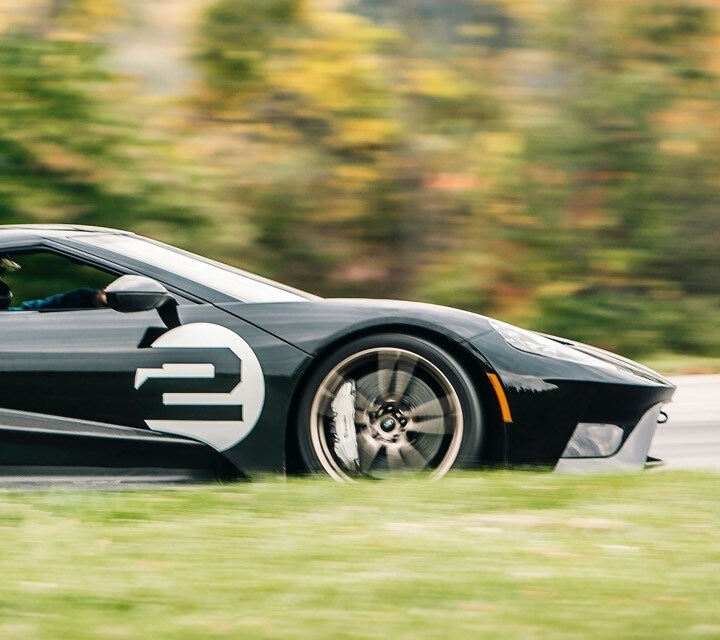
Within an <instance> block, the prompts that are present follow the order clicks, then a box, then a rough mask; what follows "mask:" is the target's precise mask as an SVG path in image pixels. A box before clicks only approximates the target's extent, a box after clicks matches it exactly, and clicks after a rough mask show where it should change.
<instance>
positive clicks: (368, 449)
mask: <svg viewBox="0 0 720 640" xmlns="http://www.w3.org/2000/svg"><path fill="white" fill-rule="evenodd" d="M358 445H359V453H360V468H361V469H362V470H363V471H365V472H366V473H367V472H368V471H369V470H370V468H371V467H372V466H373V464H374V462H375V460H376V459H377V456H378V453H380V450H381V449H382V448H383V445H382V444H381V443H380V442H378V441H377V440H375V439H374V438H372V437H371V436H370V435H369V434H368V433H367V431H362V432H360V433H359V434H358Z"/></svg>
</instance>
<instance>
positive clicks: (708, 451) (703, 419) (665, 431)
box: [650, 375, 720, 469]
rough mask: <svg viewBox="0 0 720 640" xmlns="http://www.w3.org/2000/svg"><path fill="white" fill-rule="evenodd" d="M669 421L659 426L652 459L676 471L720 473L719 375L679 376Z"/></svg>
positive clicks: (674, 380)
mask: <svg viewBox="0 0 720 640" xmlns="http://www.w3.org/2000/svg"><path fill="white" fill-rule="evenodd" d="M670 380H671V381H672V382H673V383H674V384H676V385H677V391H676V392H675V397H674V399H673V402H672V404H669V405H667V406H666V408H665V410H666V412H667V414H668V416H670V419H669V420H668V421H667V422H666V423H665V424H661V425H658V428H657V431H656V432H655V439H654V440H653V444H652V447H651V448H650V455H651V456H654V457H655V458H662V459H663V460H664V461H665V462H666V463H667V467H669V468H674V469H720V375H701V376H677V377H675V378H670Z"/></svg>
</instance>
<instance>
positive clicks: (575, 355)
mask: <svg viewBox="0 0 720 640" xmlns="http://www.w3.org/2000/svg"><path fill="white" fill-rule="evenodd" d="M490 324H491V325H492V327H493V329H495V331H497V332H498V333H499V334H500V335H501V336H502V337H503V339H504V340H505V342H507V343H508V344H509V345H510V346H511V347H515V349H519V350H520V351H525V352H526V353H534V354H536V355H540V356H547V357H548V358H555V359H556V360H567V361H569V362H578V363H580V364H587V365H590V366H593V367H601V368H604V369H615V367H614V366H613V365H611V364H609V363H607V362H603V361H602V360H599V359H598V358H594V357H593V356H591V355H589V354H586V353H582V352H581V351H577V350H576V349H573V348H572V347H568V346H566V345H564V344H560V343H559V342H555V341H554V340H550V338H546V337H545V336H541V335H540V334H539V333H535V332H534V331H527V330H525V329H520V328H519V327H515V326H513V325H511V324H507V323H505V322H500V321H499V320H490Z"/></svg>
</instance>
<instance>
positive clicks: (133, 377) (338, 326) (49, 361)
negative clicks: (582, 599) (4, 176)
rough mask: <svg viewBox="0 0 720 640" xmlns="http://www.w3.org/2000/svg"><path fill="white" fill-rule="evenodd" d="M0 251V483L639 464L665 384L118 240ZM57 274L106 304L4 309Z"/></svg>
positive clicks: (536, 337) (586, 356)
mask: <svg viewBox="0 0 720 640" xmlns="http://www.w3.org/2000/svg"><path fill="white" fill-rule="evenodd" d="M0 256H2V265H3V268H5V267H7V268H8V271H7V273H5V275H4V277H3V280H2V281H1V282H2V284H3V286H4V287H5V291H4V294H5V295H4V296H2V299H3V300H4V304H3V305H2V306H3V307H4V310H2V311H0V334H1V335H2V360H1V364H0V377H1V383H0V407H1V408H0V442H1V446H0V474H1V475H2V476H4V477H6V478H8V477H11V478H20V479H28V480H31V479H33V478H45V479H47V478H49V477H50V478H54V479H57V478H66V479H73V478H81V479H83V480H87V479H98V478H104V479H110V480H111V481H113V482H114V481H132V480H135V481H157V480H159V481H172V480H175V481H182V480H199V479H209V478H219V479H233V478H238V477H244V476H252V475H253V474H254V473H258V472H269V471H273V472H286V471H290V472H306V471H311V472H323V473H326V474H328V475H330V476H332V477H334V478H337V479H349V478H353V477H356V476H364V475H367V476H373V477H384V476H388V475H392V474H395V473H401V472H407V471H418V472H420V471H422V472H424V473H426V474H427V475H429V476H434V477H438V476H441V475H442V474H444V473H445V472H447V471H448V470H449V469H451V468H452V467H457V466H468V465H485V464H489V465H492V464H501V465H545V466H550V467H555V468H556V469H557V470H588V471H602V470H606V469H627V470H632V469H641V468H643V466H644V464H645V462H646V457H647V453H648V449H649V447H650V441H651V439H652V436H653V433H654V429H655V425H656V424H657V422H658V420H659V417H660V415H661V413H662V412H661V408H662V405H663V403H665V402H668V401H669V400H670V399H671V397H672V395H673V391H674V387H673V385H672V384H670V383H669V382H668V381H667V380H665V379H664V378H662V377H661V376H660V375H658V374H657V373H655V372H654V371H651V370H649V369H647V368H645V367H643V366H641V365H639V364H636V363H634V362H631V361H629V360H626V359H624V358H620V357H619V356H616V355H613V354H610V353H607V352H605V351H601V350H600V349H596V348H593V347H589V346H586V345H583V344H578V343H574V342H571V341H569V340H564V339H561V338H555V337H551V336H545V335H540V334H538V333H534V332H532V331H525V330H523V329H519V328H517V327H514V326H511V325H508V324H505V323H503V322H498V321H496V320H492V319H490V318H486V317H483V316H480V315H476V314H473V313H468V312H464V311H459V310H456V309H450V308H445V307H440V306H434V305H428V304H417V303H411V302H396V301H388V300H350V299H348V300H325V299H321V298H318V297H316V296H313V295H310V294H307V293H303V292H302V291H298V290H295V289H292V288H290V287H286V286H283V285H281V284H277V283H275V282H271V281H269V280H266V279H263V278H261V277H258V276H255V275H251V274H249V273H245V272H243V271H240V270H238V269H234V268H232V267H229V266H226V265H224V264H220V263H217V262H213V261H211V260H208V259H205V258H202V257H199V256H196V255H193V254H190V253H187V252H185V251H181V250H179V249H176V248H173V247H170V246H168V245H165V244H162V243H159V242H155V241H153V240H148V239H146V238H142V237H139V236H137V235H134V234H132V233H127V232H123V231H115V230H112V229H103V228H94V227H76V226H69V225H57V226H34V225H19V226H5V227H0ZM68 262H70V263H75V265H76V266H75V267H73V268H74V269H75V271H73V273H81V274H82V279H83V281H82V282H78V283H77V284H78V285H87V284H88V283H91V284H97V285H98V286H97V288H98V290H104V302H105V303H104V304H102V305H97V306H93V307H91V308H78V309H67V308H61V309H45V310H43V309H40V310H29V311H28V310H17V311H13V310H10V309H9V308H8V307H10V305H11V302H10V299H11V294H10V291H9V288H8V286H9V285H12V286H13V287H16V288H17V289H18V290H19V289H21V288H22V283H23V275H24V274H25V273H27V271H28V270H30V271H32V268H33V265H34V266H35V268H39V269H40V271H39V273H38V274H36V277H35V279H34V281H37V280H38V277H40V280H41V281H42V282H46V283H47V285H48V287H52V286H54V283H57V282H58V278H59V276H58V274H67V273H70V272H69V271H68V270H67V269H65V267H67V264H68ZM77 265H80V266H77ZM19 266H22V267H23V269H22V270H20V271H14V272H11V270H12V269H17V268H18V267H19ZM10 267H12V269H10ZM43 270H45V271H44V272H43ZM64 282H65V281H63V283H64ZM8 283H9V284H8ZM47 293H57V291H48V292H47ZM11 308H12V307H11ZM14 308H17V307H14ZM21 309H22V307H21Z"/></svg>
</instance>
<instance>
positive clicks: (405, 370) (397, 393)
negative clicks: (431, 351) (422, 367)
mask: <svg viewBox="0 0 720 640" xmlns="http://www.w3.org/2000/svg"><path fill="white" fill-rule="evenodd" d="M418 362H419V358H417V357H410V356H409V355H406V356H404V357H403V359H402V360H401V361H400V365H401V366H400V367H399V368H398V369H397V371H396V372H395V379H394V384H393V387H392V394H393V396H394V397H395V399H396V400H400V399H402V398H403V397H404V396H405V394H406V393H407V391H408V389H409V387H410V385H411V383H412V382H413V381H414V380H415V376H414V373H415V368H416V367H417V365H418Z"/></svg>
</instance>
